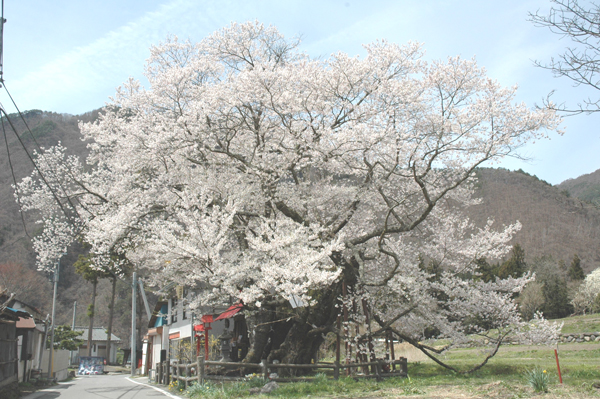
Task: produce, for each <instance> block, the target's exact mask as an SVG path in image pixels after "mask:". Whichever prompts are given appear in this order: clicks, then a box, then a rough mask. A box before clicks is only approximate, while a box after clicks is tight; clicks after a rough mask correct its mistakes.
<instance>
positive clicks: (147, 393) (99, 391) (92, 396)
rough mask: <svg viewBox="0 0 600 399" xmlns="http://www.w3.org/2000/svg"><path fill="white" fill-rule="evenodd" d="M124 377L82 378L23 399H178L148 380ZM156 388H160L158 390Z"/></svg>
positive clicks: (98, 376)
mask: <svg viewBox="0 0 600 399" xmlns="http://www.w3.org/2000/svg"><path fill="white" fill-rule="evenodd" d="M126 377H127V376H124V375H90V376H81V377H78V378H76V379H74V380H73V381H70V382H65V383H59V384H58V385H56V386H54V387H51V388H47V389H44V390H41V391H37V392H34V393H32V394H31V395H28V396H25V397H24V398H23V399H57V398H60V399H134V398H135V399H144V398H156V399H159V398H172V399H173V398H178V397H177V396H175V395H173V394H171V393H169V392H168V391H167V390H165V389H163V388H162V387H151V386H149V385H148V384H147V383H146V382H147V381H148V379H146V378H134V379H133V380H129V379H127V378H126ZM156 388H159V389H160V391H159V390H157V389H156Z"/></svg>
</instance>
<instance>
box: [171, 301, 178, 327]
mask: <svg viewBox="0 0 600 399" xmlns="http://www.w3.org/2000/svg"><path fill="white" fill-rule="evenodd" d="M171 323H177V298H173V299H171Z"/></svg>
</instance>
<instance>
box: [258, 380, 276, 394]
mask: <svg viewBox="0 0 600 399" xmlns="http://www.w3.org/2000/svg"><path fill="white" fill-rule="evenodd" d="M277 388H279V384H277V382H275V381H271V382H267V383H266V384H265V386H264V387H262V389H261V390H260V393H271V392H273V391H274V390H276V389H277Z"/></svg>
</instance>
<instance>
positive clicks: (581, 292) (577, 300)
mask: <svg viewBox="0 0 600 399" xmlns="http://www.w3.org/2000/svg"><path fill="white" fill-rule="evenodd" d="M599 294H600V268H598V269H596V270H594V271H592V272H591V273H590V274H588V275H587V276H586V277H585V280H583V283H581V285H580V286H579V289H578V290H577V293H576V294H575V297H574V298H573V301H572V302H571V303H572V304H573V307H574V308H575V313H585V312H586V311H591V310H592V307H593V305H594V300H595V299H596V297H598V295H599Z"/></svg>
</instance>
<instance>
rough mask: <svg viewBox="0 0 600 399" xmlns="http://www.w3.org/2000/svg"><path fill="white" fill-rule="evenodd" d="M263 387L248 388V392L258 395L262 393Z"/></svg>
mask: <svg viewBox="0 0 600 399" xmlns="http://www.w3.org/2000/svg"><path fill="white" fill-rule="evenodd" d="M260 390H261V388H250V389H249V390H248V393H249V394H250V395H258V394H259V393H260Z"/></svg>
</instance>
